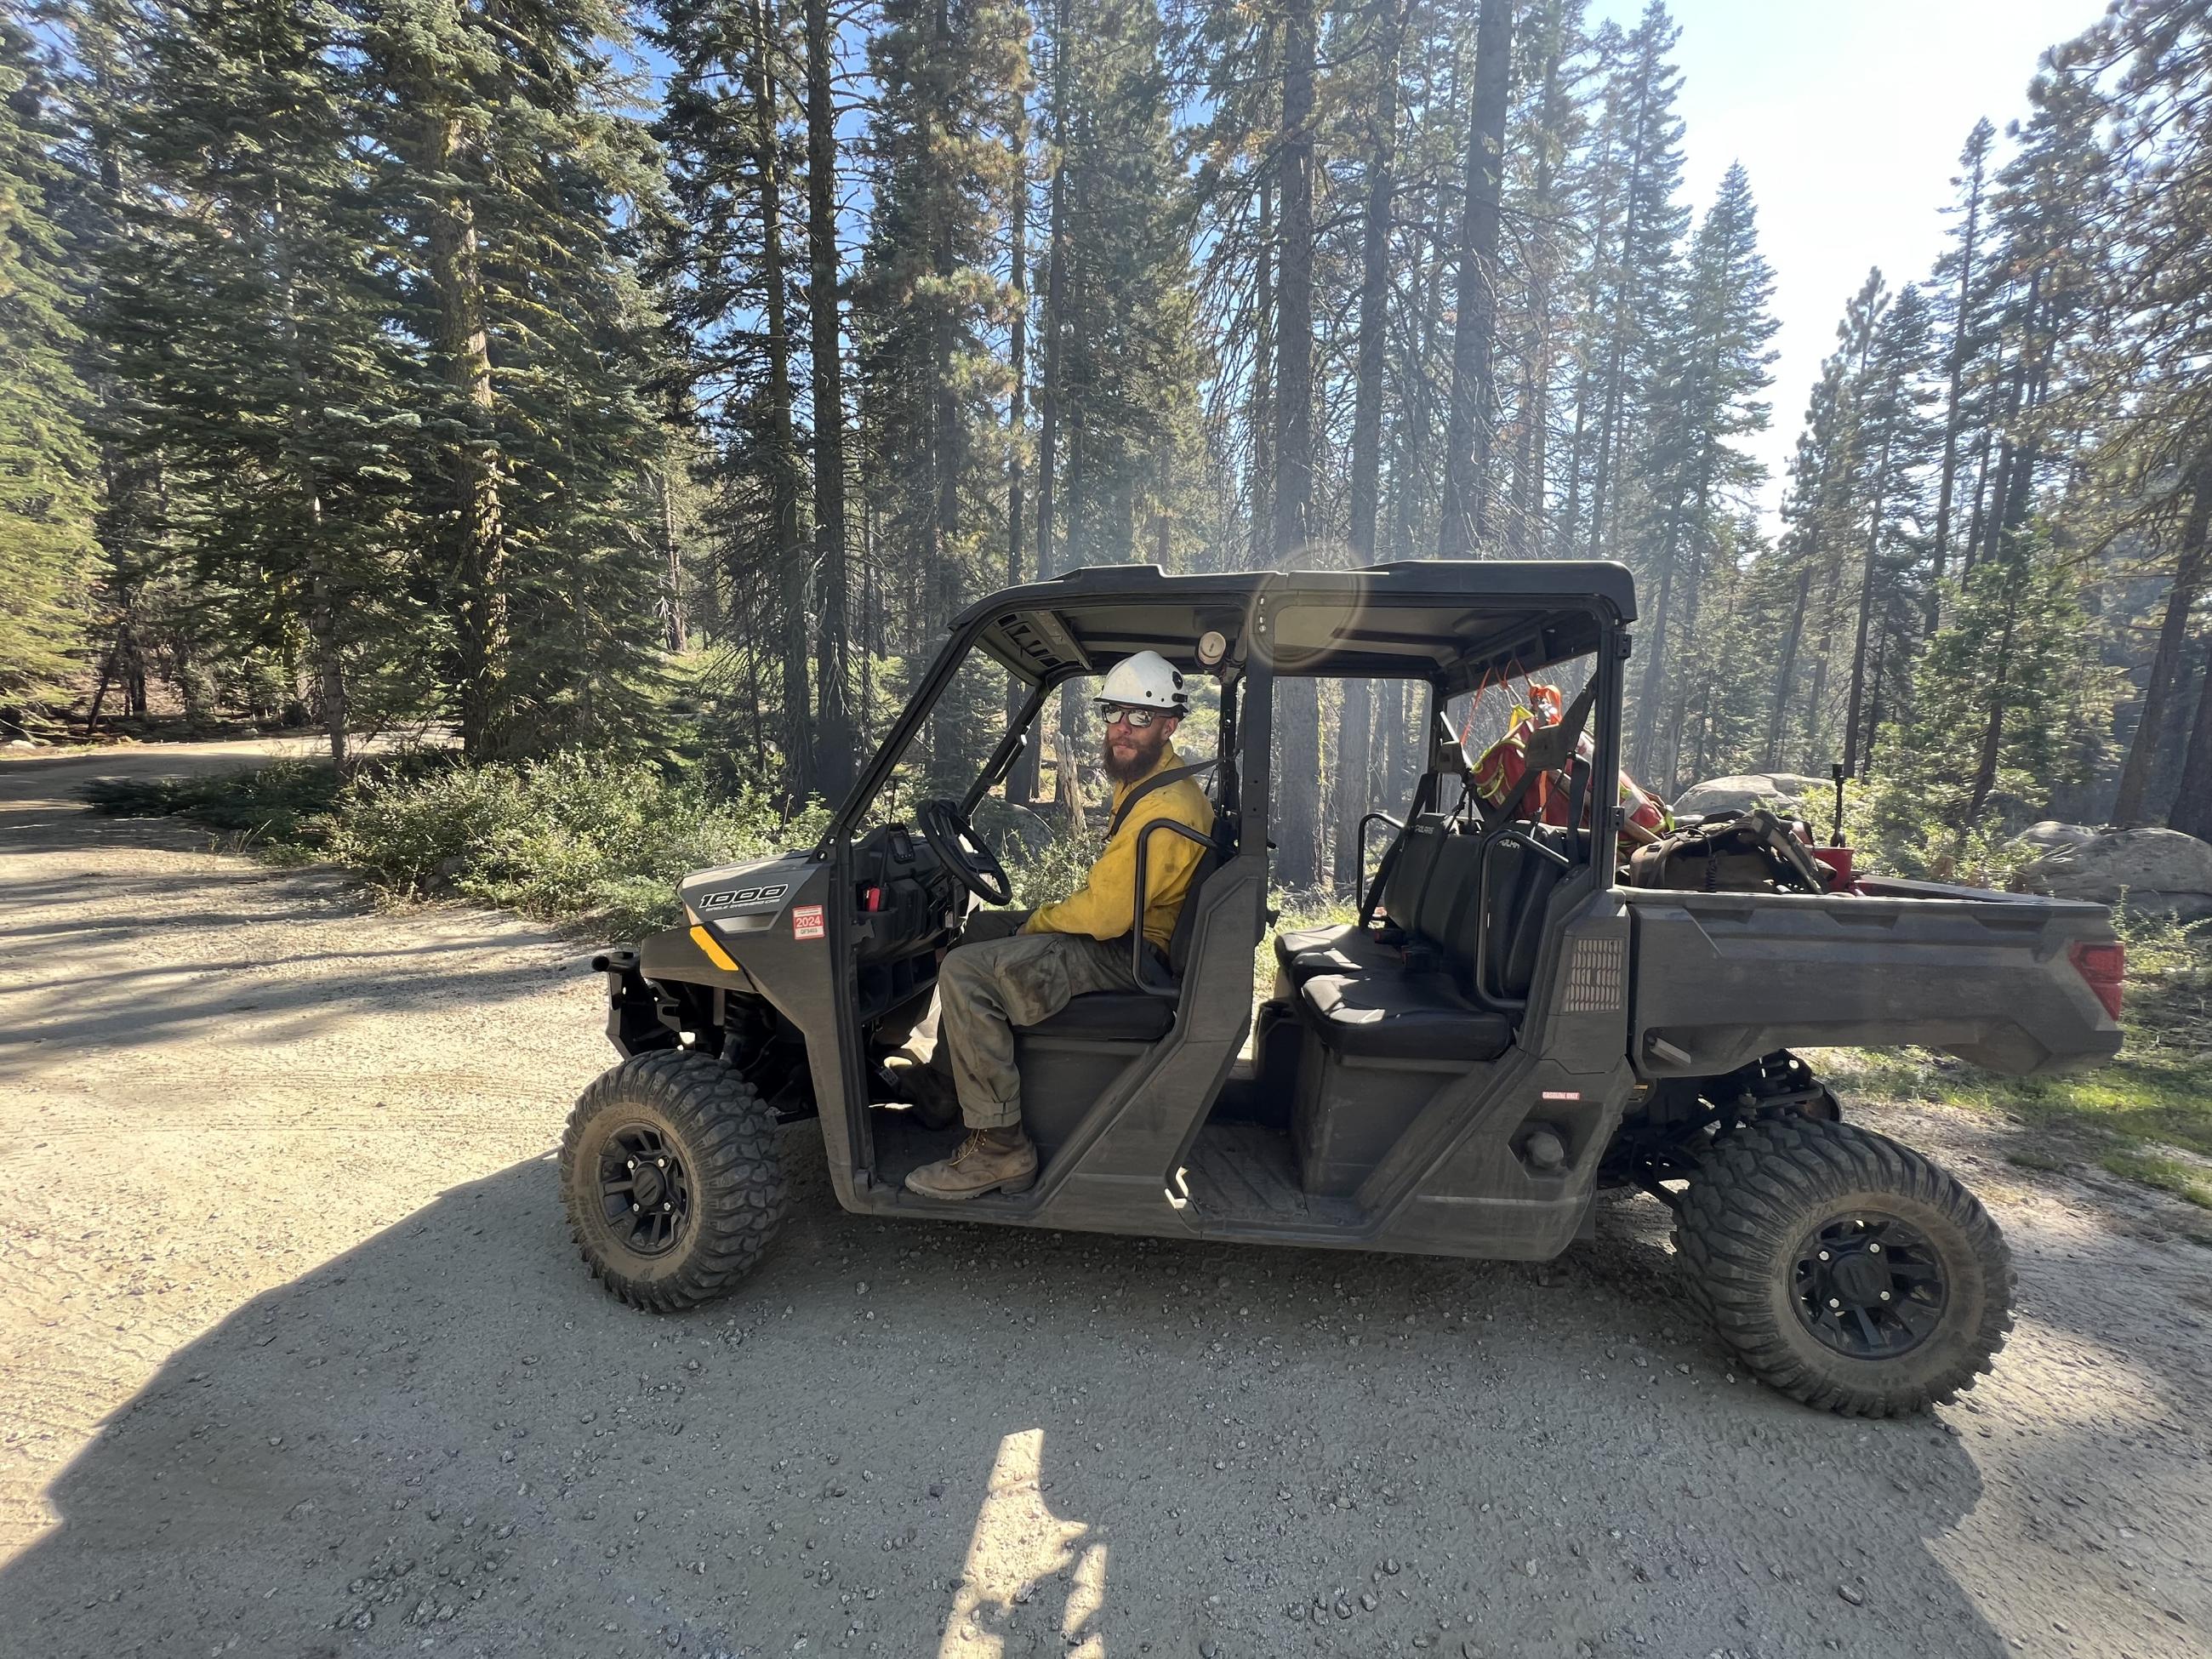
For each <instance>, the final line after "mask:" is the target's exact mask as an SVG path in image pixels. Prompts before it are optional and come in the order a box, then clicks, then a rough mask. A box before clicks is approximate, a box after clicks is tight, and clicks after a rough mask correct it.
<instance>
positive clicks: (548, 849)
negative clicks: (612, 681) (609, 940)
mask: <svg viewBox="0 0 2212 1659" xmlns="http://www.w3.org/2000/svg"><path fill="white" fill-rule="evenodd" d="M825 822H826V819H825V816H824V814H823V811H821V809H820V808H819V807H813V808H810V809H809V810H808V811H805V812H803V813H801V814H800V815H799V817H796V818H793V819H789V820H787V819H785V818H784V817H781V815H780V814H779V813H778V812H777V811H776V810H775V806H774V805H773V804H772V803H771V802H769V799H767V797H765V796H764V795H762V794H760V793H757V792H748V793H744V794H740V795H738V796H736V797H735V798H731V799H725V798H720V797H716V796H714V795H712V794H710V793H708V791H706V790H705V789H703V788H702V787H700V786H698V785H697V784H696V783H691V782H687V781H671V779H669V778H668V777H667V775H665V774H664V773H663V772H661V771H659V769H656V768H654V767H652V766H649V765H645V764H642V763H635V762H631V761H626V760H618V759H612V758H609V757H605V756H599V755H594V754H591V753H587V752H580V751H574V750H569V751H564V752H562V753H558V754H555V755H551V756H549V757H546V758H544V759H543V760H539V761H533V762H528V763H523V764H520V765H515V766H508V765H497V764H495V765H491V766H484V767H478V768H475V769H464V768H458V767H457V768H453V769H450V770H447V771H445V772H441V773H438V774H434V775H430V776H428V777H424V778H420V779H414V780H399V781H392V782H389V783H378V782H374V781H371V782H366V783H363V784H362V785H360V786H357V787H356V788H354V789H352V790H350V791H349V792H348V794H347V798H346V799H344V800H343V802H342V803H341V804H340V808H339V811H338V812H337V819H336V823H335V827H334V829H333V831H332V834H331V838H330V842H329V848H330V851H331V854H332V856H334V857H336V858H337V859H338V860H341V861H342V862H343V863H346V864H349V865H352V866H354V867H356V869H360V870H363V871H366V872H368V873H369V874H370V875H371V876H372V877H373V878H374V879H375V880H376V881H377V882H378V884H380V885H381V886H383V887H385V888H386V889H387V890H391V891H393V892H396V893H399V894H404V895H422V894H434V893H439V892H447V891H450V892H456V893H460V894H463V895H465V896H468V897H471V898H477V899H482V900H483V901H484V902H487V903H492V904H501V905H506V906H508V907H510V908H514V909H517V910H520V911H522V912H523V913H524V914H525V915H536V916H581V915H591V916H598V917H604V918H605V919H606V920H608V921H610V922H617V923H624V924H630V925H635V926H651V925H653V924H656V923H660V922H665V921H670V920H672V919H673V917H674V916H675V915H676V910H677V902H676V884H677V883H678V881H679V880H681V879H682V878H683V877H684V876H685V875H687V874H689V873H690V872H692V871H694V870H702V869H707V868H709V867H711V866H714V865H717V864H731V863H737V862H741V861H743V860H748V859H756V858H762V857H765V856H767V855H768V854H771V853H774V852H775V851H777V850H779V849H780V848H784V847H792V846H805V845H808V844H810V843H811V842H813V841H814V840H815V839H816V838H817V837H818V836H820V834H821V833H822V829H823V823H825Z"/></svg>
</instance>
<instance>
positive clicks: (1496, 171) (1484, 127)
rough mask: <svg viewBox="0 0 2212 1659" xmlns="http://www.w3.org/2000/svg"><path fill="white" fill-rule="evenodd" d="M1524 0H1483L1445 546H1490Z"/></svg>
mask: <svg viewBox="0 0 2212 1659" xmlns="http://www.w3.org/2000/svg"><path fill="white" fill-rule="evenodd" d="M1513 6H1514V0H1482V10H1481V14H1480V21H1479V22H1478V23H1477V25H1476V27H1475V40H1474V115H1473V120H1472V122H1471V124H1470V126H1469V129H1468V142H1467V173H1466V184H1465V190H1464V200H1463V204H1462V210H1461V220H1460V234H1459V249H1458V267H1459V269H1458V281H1459V289H1458V294H1459V298H1458V303H1457V305H1456V306H1455V307H1454V313H1455V321H1454V325H1453V328H1452V370H1451V401H1450V404H1449V415H1448V416H1447V417H1446V422H1445V434H1444V495H1443V508H1442V510H1441V512H1440V513H1439V514H1438V520H1437V557H1438V558H1443V559H1450V558H1463V557H1465V556H1467V555H1468V553H1470V552H1478V551H1480V550H1482V545H1483V538H1484V534H1485V531H1486V525H1487V522H1488V519H1489V500H1488V497H1489V491H1490V488H1491V480H1490V447H1491V441H1492V437H1493V436H1494V435H1495V432H1496V428H1497V422H1498V410H1497V392H1496V383H1495V375H1496V368H1495V358H1496V352H1497V345H1498V341H1497V333H1498V203H1499V191H1500V190H1501V188H1502V185H1503V180H1504V161H1505V157H1504V149H1505V116H1506V109H1507V105H1508V103H1509V102H1510V95H1511V70H1512V58H1513Z"/></svg>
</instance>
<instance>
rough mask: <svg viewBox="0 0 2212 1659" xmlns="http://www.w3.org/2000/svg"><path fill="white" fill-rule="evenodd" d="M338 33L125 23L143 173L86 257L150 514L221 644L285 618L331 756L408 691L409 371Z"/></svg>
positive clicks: (128, 448) (254, 637)
mask: <svg viewBox="0 0 2212 1659" xmlns="http://www.w3.org/2000/svg"><path fill="white" fill-rule="evenodd" d="M348 44H349V42H348V41H346V40H343V38H342V37H341V36H340V35H339V34H338V33H337V19H336V17H335V16H334V15H333V14H331V13H329V12H327V11H325V10H322V9H319V8H307V7H298V6H293V5H289V4H287V3H283V0H258V3H255V4H252V5H227V4H221V3H215V0H190V3H187V4H186V5H185V6H184V7H183V8H182V11H181V15H180V16H179V27H175V28H173V29H169V30H165V31H163V32H162V33H160V34H159V35H157V36H155V37H153V38H152V39H150V40H149V41H148V42H147V43H146V66H145V74H146V82H145V84H144V86H143V88H141V89H140V90H139V92H138V96H137V101H136V104H135V109H134V116H135V118H134V120H133V123H132V125H131V126H130V128H129V129H128V131H127V134H126V142H127V143H128V144H129V145H130V147H131V150H132V153H133V156H134V162H135V165H136V166H137V167H140V168H142V169H143V172H144V173H145V175H146V179H147V184H148V186H149V188H148V189H147V190H145V191H143V192H142V193H141V194H140V196H139V197H137V206H136V208H135V210H134V214H133V229H134V234H131V235H129V236H126V237H120V238H117V239H115V240H112V241H111V242H110V243H109V244H108V246H107V249H106V268H105V270H104V273H103V276H104V281H105V286H106V301H105V305H104V319H103V326H104V331H105V333H106V337H107V340H108V343H109V347H110V352H111V361H112V367H113V372H114V374H115V375H116V376H117V379H118V381H119V382H120V383H121V386H122V387H123V391H122V392H121V393H120V394H119V397H118V405H117V410H116V414H115V416H114V419H115V422H116V426H117V430H118V441H119V443H120V444H121V445H122V447H123V448H124V450H125V453H130V454H134V455H136V456H137V457H139V458H141V459H143V460H144V461H145V462H146V463H147V464H148V465H152V466H157V467H158V468H159V470H160V471H161V476H162V479H163V491H162V495H163V499H164V501H165V502H166V504H167V505H166V511H165V513H164V526H163V532H164V534H165V536H166V538H167V541H168V543H169V544H170V545H171V546H173V548H174V549H175V550H177V551H178V553H179V555H181V556H183V557H185V559H187V560H188V561H189V562H190V568H191V572H192V576H193V581H194V586H195V590H196V593H197V597H198V598H199V599H200V600H201V601H202V602H203V603H206V604H209V605H211V606H212V607H213V608H214V609H215V610H216V611H217V612H218V613H219V614H221V615H222V617H224V618H225V621H224V623H223V629H222V631H223V634H224V635H225V637H226V638H227V640H228V643H229V646H230V648H231V649H232V650H233V651H236V650H238V649H239V648H240V647H246V648H253V647H258V648H259V649H262V650H264V651H267V652H270V653H276V655H278V656H279V657H289V654H290V647H289V642H288V641H289V634H290V633H291V631H292V630H294V629H297V630H298V631H299V632H300V633H301V634H302V635H304V636H305V641H306V647H307V649H306V656H307V681H308V684H309V687H310V698H311V701H312V703H313V707H314V708H315V710H316V712H317V714H318V716H319V720H320V721H321V723H322V725H323V727H324V730H325V733H326V734H327V736H328V738H329V743H330V748H331V757H332V759H333V761H334V762H335V763H337V764H338V765H339V766H340V767H341V768H343V766H344V765H346V764H347V763H348V761H349V732H352V731H353V730H354V729H356V727H359V726H370V727H374V726H376V725H378V724H380V723H382V722H383V721H384V720H388V719H390V718H392V717H394V716H397V715H401V714H411V713H413V712H415V711H416V709H417V708H419V706H420V704H421V701H422V690H423V687H422V683H421V676H420V665H419V660H418V653H419V651H420V650H421V648H422V645H423V643H424V640H423V635H422V629H420V627H419V625H418V623H417V621H416V618H415V617H413V616H412V615H410V612H409V611H408V608H407V606H406V605H405V600H404V596H405V592H406V590H407V586H408V583H409V580H410V575H411V574H412V572H411V568H410V543H411V539H412V538H411V534H410V532H411V525H410V514H409V508H410V505H411V500H410V485H411V483H412V478H411V476H410V471H409V457H410V453H411V450H412V446H413V440H414V437H415V434H416V428H417V427H418V425H419V417H418V416H416V414H415V413H414V411H413V409H412V407H411V405H412V404H413V403H414V400H415V394H416V387H417V386H418V384H419V381H418V377H417V375H416V363H415V362H413V361H412V360H411V358H410V354H409V352H408V350H407V349H406V346H405V343H404V341H402V340H401V339H400V338H399V337H398V335H397V334H396V332H395V331H393V329H392V327H391V322H392V318H393V316H394V314H395V313H397V312H398V309H399V308H400V305H401V300H400V295H399V293H398V287H397V284H396V283H395V281H394V279H393V276H392V268H393V265H394V263H395V258H396V252H397V251H396V249H395V248H394V246H393V245H392V241H391V240H390V238H389V237H388V236H387V234H386V230H385V228H384V225H383V223H382V222H381V221H380V218H379V217H378V216H377V214H376V211H375V206H374V182H375V181H374V175H373V173H371V171H370V169H369V168H368V167H367V166H366V165H364V164H363V163H362V161H359V160H357V159H356V156H357V155H358V151H357V150H356V149H355V148H354V147H352V146H350V145H349V144H348V143H346V142H345V139H346V137H347V135H349V133H352V132H355V131H358V130H359V126H360V124H361V120H362V99H363V89H362V87H361V85H360V83H359V82H358V81H357V80H356V78H355V77H354V75H353V73H352V71H351V70H350V68H349V67H348V66H347V54H346V52H344V50H343V48H344V47H345V46H347V45H348ZM177 672H178V676H179V679H180V680H185V681H187V683H188V686H189V679H190V675H189V671H188V670H187V668H186V666H185V665H181V664H179V665H178V667H177ZM186 695H187V706H188V708H190V707H191V702H192V699H193V693H192V691H191V690H190V689H188V690H187V694H186Z"/></svg>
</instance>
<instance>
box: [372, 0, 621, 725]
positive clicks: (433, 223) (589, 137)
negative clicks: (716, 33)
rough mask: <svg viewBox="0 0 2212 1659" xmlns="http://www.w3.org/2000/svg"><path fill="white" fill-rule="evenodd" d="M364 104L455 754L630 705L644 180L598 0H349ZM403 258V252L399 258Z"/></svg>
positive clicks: (613, 35) (613, 721)
mask: <svg viewBox="0 0 2212 1659" xmlns="http://www.w3.org/2000/svg"><path fill="white" fill-rule="evenodd" d="M361 26H362V27H361V43H360V52H361V65H362V69H361V72H362V76H363V77H364V79H365V81H366V82H367V83H368V91H369V95H370V97H371V98H372V99H373V118H372V119H368V120H365V121H364V123H363V125H365V126H366V127H367V128H368V131H370V132H371V133H373V134H374V137H376V139H377V140H378V141H379V142H380V144H381V145H382V146H383V148H384V150H385V153H386V154H387V155H389V156H390V157H391V158H392V167H390V168H389V169H388V170H387V174H386V178H385V179H383V181H382V185H383V193H382V197H381V199H382V203H383V207H384V211H385V213H386V216H387V217H388V219H389V221H390V222H391V224H392V228H393V229H394V231H396V232H398V233H402V234H404V236H405V238H406V252H405V254H404V258H405V260H406V262H407V264H408V266H409V267H410V271H413V270H419V276H418V277H417V278H416V280H414V281H411V282H410V283H409V284H408V292H407V297H408V301H409V304H408V305H407V306H406V307H405V309H404V313H403V319H404V325H405V326H406V327H407V328H408V330H409V331H410V332H411V333H412V334H413V335H414V336H415V337H416V338H417V339H418V340H420V341H421V342H422V345H423V348H424V350H425V357H426V361H427V363H428V368H429V370H430V376H431V378H430V382H429V386H428V390H427V391H426V392H425V393H424V404H425V428H424V430H425V435H426V437H427V438H428V444H427V446H426V447H425V450H424V453H423V457H422V465H421V467H420V469H419V470H420V471H421V473H422V477H423V479H424V483H425V488H424V489H423V490H422V494H421V496H420V502H421V507H422V511H423V513H424V515H425V519H426V522H427V523H428V526H429V531H430V533H429V536H428V544H429V550H430V562H431V567H432V574H433V580H435V582H436V584H437V589H438V592H440V594H441V599H442V601H443V605H444V608H445V610H446V612H447V616H448V617H449V618H450V627H451V635H450V637H451V641H452V646H451V653H450V659H449V660H450V665H451V671H450V683H451V684H452V686H453V702H454V705H455V712H456V714H457V716H458V719H457V724H458V725H459V728H460V734H461V739H462V746H463V749H464V751H465V753H466V754H468V755H469V757H471V759H484V758H489V757H495V756H498V755H502V754H509V753H516V752H530V751H532V750H540V749H544V748H546V747H549V746H551V745H554V744H560V743H565V742H574V741H612V742H622V741H626V740H629V738H633V737H634V736H635V734H636V733H637V732H639V731H640V730H641V727H642V726H644V724H645V721H646V710H647V705H648V702H649V701H650V696H651V691H652V687H651V676H650V667H649V665H650V662H651V652H652V649H653V644H654V642H655V637H656V634H657V626H656V618H655V615H654V612H655V605H654V595H655V592H656V589H657V586H658V582H657V570H656V561H655V560H654V558H653V555H652V552H651V546H650V540H649V538H647V537H646V536H645V535H644V534H643V533H642V531H641V526H639V525H638V524H637V523H636V521H635V518H634V516H633V515H631V514H629V513H626V512H625V511H624V510H623V503H625V502H626V501H629V500H631V499H633V497H634V494H635V489H637V487H638V483H639V480H640V479H641V477H642V476H643V475H644V474H645V473H646V472H647V471H648V470H649V468H650V467H651V465H653V460H654V459H655V456H656V454H657V453H658V451H659V446H660V437H659V422H658V421H657V420H656V418H655V416H654V411H653V408H652V405H651V404H650V402H649V401H648V398H647V383H648V381H649V380H651V379H652V377H653V376H654V375H655V374H657V373H659V370H660V369H661V368H662V363H661V361H660V356H659V351H658V349H657V348H656V345H655V343H654V342H655V337H656V335H657V333H658V330H659V319H657V318H656V317H655V316H654V315H653V312H652V310H651V307H649V305H648V304H647V301H646V298H645V295H644V293H643V290H642V289H641V286H640V283H639V281H638V277H637V271H636V268H635V259H634V257H633V256H634V249H633V247H632V245H631V244H632V235H631V233H630V231H629V229H628V228H626V222H628V221H630V220H632V219H634V218H635V210H636V205H637V204H640V203H641V202H645V201H647V200H649V199H650V198H651V197H652V195H653V191H654V190H655V179H654V171H655V170H654V167H653V161H654V158H653V151H652V148H651V145H650V143H649V142H648V140H647V136H646V134H645V132H644V131H643V129H642V128H641V126H640V125H638V123H636V122H635V120H633V119H632V118H629V117H628V116H627V115H624V114H622V113H619V111H620V110H621V108H622V106H623V103H624V96H623V81H622V77H621V76H620V75H619V73H618V72H617V70H616V68H615V66H614V64H613V60H612V58H611V56H610V54H609V52H608V43H620V42H622V41H623V40H625V39H626V38H627V25H626V23H625V21H624V20H623V16H622V15H620V14H619V13H618V12H617V11H615V10H614V9H611V8H610V7H608V6H606V5H604V4H601V3H599V0H544V3H540V4H538V5H537V6H534V7H532V8H529V9H520V10H518V9H506V8H501V9H477V8H476V7H474V6H471V5H464V4H462V3H460V0H406V3H404V4H396V5H389V6H385V5H368V4H363V5H362V12H361ZM418 261H419V264H418V263H417V262H418Z"/></svg>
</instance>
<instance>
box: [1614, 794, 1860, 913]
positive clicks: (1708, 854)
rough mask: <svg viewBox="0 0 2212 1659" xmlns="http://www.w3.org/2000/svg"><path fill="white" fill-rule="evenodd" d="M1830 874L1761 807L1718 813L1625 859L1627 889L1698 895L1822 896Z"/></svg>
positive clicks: (1792, 835) (1785, 828)
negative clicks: (1661, 889) (1677, 890)
mask: <svg viewBox="0 0 2212 1659" xmlns="http://www.w3.org/2000/svg"><path fill="white" fill-rule="evenodd" d="M1830 878H1831V872H1830V871H1829V870H1828V868H1827V867H1826V866H1824V865H1822V864H1821V863H1820V860H1817V859H1815V858H1814V856H1813V850H1812V848H1809V847H1808V846H1807V845H1806V844H1805V843H1804V842H1802V841H1801V840H1799V839H1798V838H1797V836H1795V835H1794V834H1792V833H1791V832H1790V827H1789V826H1788V825H1787V824H1785V823H1783V821H1782V820H1781V819H1780V818H1778V817H1776V816H1775V815H1774V814H1773V813H1771V812H1770V811H1767V810H1766V809H1765V807H1763V806H1760V807H1754V808H1753V810H1752V811H1748V812H1717V813H1714V814H1713V815H1712V816H1711V817H1705V818H1701V819H1699V821H1698V822H1697V823H1692V824H1689V825H1686V827H1684V828H1682V829H1677V830H1675V831H1674V833H1673V834H1672V835H1668V836H1662V837H1661V838H1660V839H1659V840H1657V841H1655V842H1652V843H1651V844H1650V846H1649V847H1639V848H1637V849H1636V850H1635V851H1634V852H1633V853H1632V854H1629V857H1628V884H1629V885H1630V886H1631V887H1671V888H1680V889H1686V890H1689V891H1691V892H1699V893H1825V892H1826V891H1827V890H1828V885H1829V881H1830Z"/></svg>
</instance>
